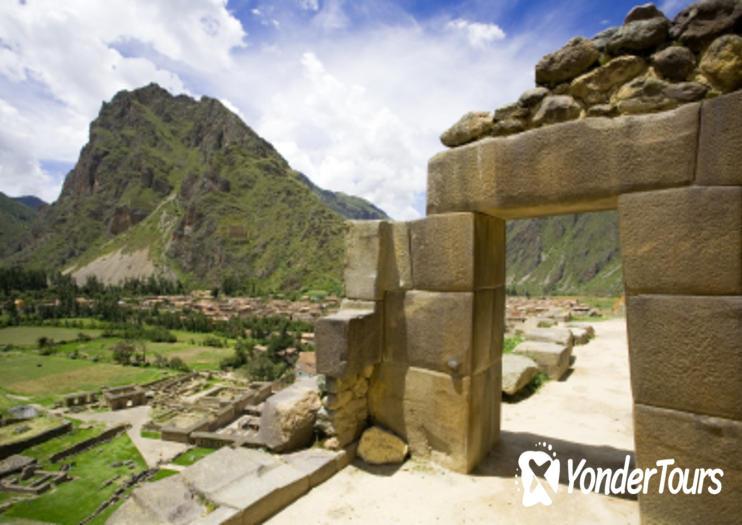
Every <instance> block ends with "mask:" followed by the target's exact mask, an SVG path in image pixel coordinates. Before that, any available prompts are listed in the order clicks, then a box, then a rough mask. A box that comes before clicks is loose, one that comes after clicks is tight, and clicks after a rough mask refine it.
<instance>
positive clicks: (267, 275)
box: [12, 84, 386, 290]
mask: <svg viewBox="0 0 742 525" xmlns="http://www.w3.org/2000/svg"><path fill="white" fill-rule="evenodd" d="M324 193H327V194H328V196H330V197H334V199H330V200H332V202H331V203H330V205H328V204H325V203H324V202H323V201H326V200H328V199H327V198H325V199H321V195H323V194H324ZM347 199H348V197H347V196H342V195H337V194H333V193H332V192H324V190H321V189H319V188H317V187H315V186H314V185H313V184H311V182H309V181H308V179H306V178H305V177H304V176H303V175H301V174H299V173H297V172H295V171H293V170H292V169H291V168H290V166H289V165H288V163H287V162H286V161H285V160H284V159H283V158H282V157H281V156H280V155H279V154H278V152H276V150H275V149H274V148H273V146H271V144H270V143H268V142H267V141H265V140H263V139H262V138H260V137H259V136H258V135H257V134H256V133H255V132H254V131H252V130H251V129H250V128H249V127H248V126H246V125H245V124H244V123H243V122H242V121H241V120H240V119H239V117H237V116H236V115H235V114H233V113H232V112H230V111H229V110H227V109H226V108H225V107H224V106H223V105H222V104H221V103H220V102H219V101H217V100H215V99H211V98H208V97H203V98H202V99H201V100H200V101H196V100H194V99H192V98H190V97H187V96H184V95H180V96H176V97H174V96H172V95H170V94H169V93H168V92H167V91H165V90H163V89H162V88H160V87H159V86H157V85H155V84H150V85H149V86H146V87H144V88H141V89H137V90H134V91H131V92H128V91H122V92H119V93H118V94H117V95H116V96H115V97H114V98H113V99H112V100H111V101H110V102H107V103H104V104H103V106H102V108H101V111H100V114H99V115H98V117H97V118H96V119H95V120H94V121H93V122H92V123H91V125H90V139H89V142H88V143H87V144H86V145H85V147H84V148H83V149H82V152H81V154H80V158H79V160H78V162H77V164H76V166H75V167H74V169H73V170H72V171H71V172H70V173H69V174H68V175H67V178H66V180H65V182H64V186H63V189H62V193H61V195H60V197H59V199H58V201H57V202H55V203H54V204H52V205H50V206H48V207H46V208H43V209H42V210H40V212H39V216H38V219H37V220H36V221H35V223H34V225H33V232H32V236H31V238H30V241H29V245H28V246H27V247H26V248H25V249H24V250H22V251H21V252H19V253H16V254H15V255H14V256H12V261H13V262H23V263H29V264H32V265H34V266H44V267H47V268H48V267H50V266H52V267H57V268H68V269H70V270H72V271H73V272H75V271H79V270H82V269H85V268H86V267H88V266H89V265H90V264H91V263H93V262H95V261H96V260H100V259H101V258H102V257H103V256H106V255H108V256H109V257H110V256H111V254H115V253H122V254H127V253H132V252H141V250H147V253H148V255H147V258H148V260H149V263H150V264H148V267H150V268H151V269H149V270H148V272H146V273H161V274H165V275H169V276H171V277H178V278H180V279H182V280H185V281H186V282H189V283H191V284H193V285H198V286H212V285H214V284H216V283H218V282H219V281H220V280H221V279H222V278H223V277H224V276H225V275H227V274H229V275H233V276H235V277H237V278H238V279H240V280H243V281H250V282H252V283H254V285H255V286H256V287H258V288H260V289H276V290H278V289H282V290H295V289H299V288H302V287H308V286H325V287H333V286H335V287H336V286H337V285H338V283H339V282H340V275H341V271H342V268H341V266H342V254H343V245H342V243H343V239H342V235H343V233H342V232H343V228H342V223H343V219H344V217H343V216H341V215H340V214H339V213H338V212H337V211H335V210H334V209H333V206H334V208H335V209H340V211H342V210H343V208H341V207H340V206H339V204H338V203H342V202H346V200H347ZM353 199H354V200H353V202H354V203H355V205H356V207H357V209H351V210H350V211H351V212H356V213H360V214H361V215H363V218H382V217H386V215H385V214H384V213H383V212H381V211H380V210H378V209H376V208H374V207H373V206H372V205H370V204H369V203H367V202H366V201H363V200H362V199H355V198H353ZM346 208H347V206H346ZM346 211H348V210H346ZM348 218H360V217H356V216H353V215H352V214H351V215H350V216H349V217H348ZM100 266H101V265H97V266H96V267H100ZM103 266H106V265H103ZM108 266H111V267H114V266H116V265H108ZM135 270H137V271H139V270H140V269H135ZM137 271H135V272H134V273H131V274H126V272H124V273H123V274H122V273H121V272H119V273H118V275H105V272H104V275H99V277H101V278H103V279H104V280H106V281H108V282H115V281H117V280H119V279H121V278H123V277H126V276H127V275H131V276H133V275H141V273H137ZM82 274H84V275H89V272H82V273H81V275H82Z"/></svg>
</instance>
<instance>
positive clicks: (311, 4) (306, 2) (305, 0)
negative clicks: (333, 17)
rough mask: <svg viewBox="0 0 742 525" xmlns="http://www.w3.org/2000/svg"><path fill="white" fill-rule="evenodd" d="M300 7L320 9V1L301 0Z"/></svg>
mask: <svg viewBox="0 0 742 525" xmlns="http://www.w3.org/2000/svg"><path fill="white" fill-rule="evenodd" d="M299 7H301V8H302V9H304V10H305V11H317V10H319V3H318V2H317V0H299Z"/></svg>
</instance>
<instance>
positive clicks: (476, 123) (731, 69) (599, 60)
mask: <svg viewBox="0 0 742 525" xmlns="http://www.w3.org/2000/svg"><path fill="white" fill-rule="evenodd" d="M741 35H742V2H739V1H737V0H701V1H700V2H696V3H694V4H691V5H689V6H688V7H686V8H685V9H683V10H682V11H681V12H680V13H678V15H677V16H676V17H675V18H674V19H673V20H672V21H670V20H668V19H667V17H665V15H664V14H663V13H662V11H660V10H659V9H658V8H657V7H656V6H655V5H654V4H645V5H642V6H637V7H635V8H633V9H632V10H631V11H630V12H629V13H628V15H627V16H626V18H625V20H624V23H623V25H621V26H620V27H613V28H607V29H605V30H603V31H601V32H600V33H598V34H597V35H595V36H594V37H593V38H592V39H590V40H588V39H587V38H584V37H576V38H573V39H571V40H570V41H569V42H567V43H566V44H565V45H564V46H563V47H562V48H561V49H558V50H557V51H555V52H553V53H549V54H547V55H545V56H544V57H543V58H542V59H541V60H540V61H539V62H538V64H536V68H535V79H536V85H537V87H536V88H533V89H529V90H527V91H525V92H524V93H523V94H522V95H521V96H520V98H519V99H518V102H515V103H512V104H508V105H505V106H503V107H501V108H497V109H495V111H494V112H488V111H472V112H469V113H467V114H466V115H464V116H463V117H462V118H461V119H460V120H459V121H458V122H457V123H456V124H454V125H453V126H452V127H451V128H449V129H448V130H446V131H445V132H444V133H443V134H442V135H441V142H442V143H443V144H444V145H445V146H448V147H451V148H453V147H457V146H462V145H464V144H468V143H470V142H473V141H476V140H480V139H483V138H486V137H500V136H507V135H513V134H516V133H521V132H523V131H527V130H529V129H534V128H538V127H541V126H546V125H551V124H557V123H561V122H567V121H570V120H575V119H582V118H586V117H615V116H620V115H636V114H645V113H653V112H659V111H665V110H668V109H672V108H675V107H678V106H680V105H683V104H688V103H691V102H695V101H698V100H702V99H704V98H709V97H716V96H718V95H722V94H725V93H729V92H732V91H736V90H738V89H740V88H742V36H741Z"/></svg>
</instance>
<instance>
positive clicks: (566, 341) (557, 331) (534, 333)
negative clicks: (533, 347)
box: [523, 327, 574, 347]
mask: <svg viewBox="0 0 742 525" xmlns="http://www.w3.org/2000/svg"><path fill="white" fill-rule="evenodd" d="M523 337H525V339H526V340H527V341H540V342H542V343H556V344H559V345H563V346H569V347H571V346H572V343H573V342H574V336H573V335H572V331H571V330H570V329H568V328H558V327H556V328H555V327H552V328H539V327H536V328H531V329H530V330H526V332H525V334H524V336H523Z"/></svg>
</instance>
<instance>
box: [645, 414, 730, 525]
mask: <svg viewBox="0 0 742 525" xmlns="http://www.w3.org/2000/svg"><path fill="white" fill-rule="evenodd" d="M634 441H635V443H636V464H637V466H638V467H639V468H656V469H658V471H659V470H660V468H661V467H658V466H657V464H656V462H657V461H658V460H662V459H674V460H675V464H674V465H672V466H670V467H668V469H673V468H677V467H680V468H683V469H686V468H687V469H690V478H691V481H690V482H689V483H692V478H693V473H694V471H695V469H697V468H704V469H715V468H720V469H722V470H723V473H724V475H723V477H721V478H719V479H720V481H721V485H722V487H721V492H720V493H719V494H716V495H714V494H709V493H708V492H707V490H706V489H707V488H708V487H709V486H710V485H711V484H710V482H708V480H707V482H706V484H705V485H704V491H703V493H702V494H690V495H685V494H682V492H681V493H679V494H671V493H670V492H669V491H668V489H667V487H665V490H664V491H663V494H659V493H658V484H659V481H658V479H659V478H660V474H659V473H658V474H657V475H656V476H655V477H654V478H653V479H652V480H650V484H649V487H648V491H647V492H648V493H647V494H646V495H644V494H640V495H639V508H640V511H641V515H642V523H673V524H685V523H688V524H690V523H723V524H732V523H739V517H740V516H742V497H740V494H742V454H740V443H742V422H739V421H734V420H730V419H724V418H716V417H711V416H700V415H696V414H691V413H688V412H680V411H676V410H669V409H663V408H656V407H651V406H646V405H642V404H635V405H634Z"/></svg>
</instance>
